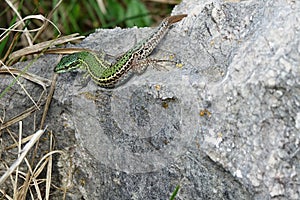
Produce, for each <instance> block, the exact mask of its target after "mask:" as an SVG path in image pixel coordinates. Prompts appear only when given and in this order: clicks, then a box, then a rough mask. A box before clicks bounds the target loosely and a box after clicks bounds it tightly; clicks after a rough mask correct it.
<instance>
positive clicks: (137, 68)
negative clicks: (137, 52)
mask: <svg viewBox="0 0 300 200" xmlns="http://www.w3.org/2000/svg"><path fill="white" fill-rule="evenodd" d="M162 63H173V64H176V62H175V61H172V60H158V59H152V58H145V59H143V60H138V61H136V62H134V63H133V64H132V70H133V72H134V73H136V74H142V73H143V72H144V71H145V70H146V69H147V67H148V66H151V67H153V68H155V69H157V70H166V71H167V70H168V68H167V67H166V66H165V65H163V64H162Z"/></svg>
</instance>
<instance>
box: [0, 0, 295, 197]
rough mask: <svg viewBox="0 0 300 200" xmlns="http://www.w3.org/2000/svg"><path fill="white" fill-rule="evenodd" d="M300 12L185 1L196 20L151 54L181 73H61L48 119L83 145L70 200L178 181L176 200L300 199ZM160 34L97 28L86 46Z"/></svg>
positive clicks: (64, 141)
mask: <svg viewBox="0 0 300 200" xmlns="http://www.w3.org/2000/svg"><path fill="white" fill-rule="evenodd" d="M299 11H300V2H298V1H283V0H279V1H275V0H273V1H272V0H269V1H258V0H251V1H250V0H249V1H218V0H205V1H183V2H182V3H181V4H180V5H179V6H177V7H176V8H175V9H174V11H173V14H182V13H187V14H189V15H188V17H186V18H185V19H183V20H182V21H181V22H178V23H176V24H175V25H174V26H173V28H172V29H171V30H170V31H169V33H168V34H167V35H166V37H165V38H164V39H163V41H162V42H161V43H160V44H159V45H158V47H157V50H156V51H155V52H154V54H153V55H152V57H156V58H164V59H165V58H166V57H167V58H168V57H170V55H171V56H173V57H174V58H175V59H177V60H180V61H181V63H182V65H183V66H182V68H178V67H177V68H176V66H172V65H170V64H168V66H167V68H168V70H167V71H166V70H161V71H159V70H157V69H155V68H154V69H153V68H151V67H149V68H148V69H147V71H146V72H145V73H143V74H141V75H138V76H134V77H132V78H131V79H130V80H129V81H128V82H126V83H125V84H124V85H121V86H120V87H118V88H116V89H113V90H105V89H102V88H99V87H98V86H97V85H95V84H94V83H93V82H92V81H89V82H88V83H87V84H86V85H83V84H82V82H83V80H82V75H83V73H82V72H78V73H66V74H62V75H61V76H60V77H59V79H58V82H57V88H56V91H55V95H54V99H53V102H52V104H51V109H50V112H49V115H48V118H47V120H48V121H47V123H48V124H49V128H48V129H50V130H52V131H53V133H54V134H55V135H57V137H58V138H59V140H58V147H62V148H63V147H70V146H73V145H74V147H75V148H73V149H72V151H70V156H71V157H72V159H73V162H74V165H75V168H76V169H77V170H76V171H75V172H74V180H73V183H74V184H75V185H74V187H73V189H74V191H77V193H75V194H76V195H77V196H76V195H74V193H73V196H71V195H70V198H72V199H78V198H79V196H83V197H84V198H85V199H168V198H169V197H170V195H171V193H172V191H173V190H174V189H175V187H176V185H178V184H179V185H180V186H181V189H180V190H179V193H178V194H177V198H178V199H271V198H274V199H298V198H299V193H300V189H299V187H298V183H299V172H300V162H299V160H300V159H299V156H300V154H299V139H300V134H299V124H300V122H299V113H300V102H299V96H300V84H299V83H300V68H299V66H300V65H299V64H300V45H299V44H300V33H299V30H300V25H299V18H300V12H299ZM152 30H153V29H150V28H140V29H137V28H132V29H120V28H115V29H112V30H102V29H99V30H97V31H96V32H95V33H93V34H91V35H90V36H89V37H87V38H86V39H85V40H84V41H83V42H82V43H81V44H80V45H79V46H80V47H85V48H89V49H92V50H95V51H100V50H104V51H105V52H106V53H107V54H110V55H120V54H121V53H122V52H124V51H126V50H128V49H129V48H130V47H132V46H133V45H134V44H135V42H136V41H139V40H140V39H141V38H144V37H147V36H148V35H149V34H150V33H151V31H152ZM56 63H57V57H56V56H45V57H42V58H41V59H39V60H37V62H35V63H34V64H33V65H32V66H31V68H30V71H31V72H33V73H35V74H39V75H41V76H43V74H44V76H45V77H47V78H49V74H52V72H51V70H52V69H53V67H54V65H55V64H56ZM18 65H19V66H20V65H24V63H19V64H18ZM46 67H47V68H46ZM1 76H2V75H1ZM5 83H6V82H5ZM32 90H33V91H32V92H34V87H32ZM13 91H14V90H13V89H12V90H11V92H12V93H13ZM14 95H15V94H14ZM20 95H21V94H20ZM22 95H24V94H22ZM5 98H7V101H6V100H4V99H0V103H1V104H2V105H3V104H5V105H6V107H7V108H10V109H12V110H16V111H20V109H17V107H19V106H17V105H19V104H20V102H19V103H16V100H15V101H14V100H13V99H9V98H8V97H7V96H6V97H5ZM8 100H9V103H7V102H8ZM13 101H14V102H13ZM21 105H24V103H23V104H21ZM21 105H20V106H21ZM29 125H30V122H28V126H29ZM74 132H75V138H74ZM61 134H62V135H61ZM69 138H70V139H69ZM74 143H75V144H74ZM60 162H62V160H61V161H60ZM60 172H61V174H63V173H62V170H60Z"/></svg>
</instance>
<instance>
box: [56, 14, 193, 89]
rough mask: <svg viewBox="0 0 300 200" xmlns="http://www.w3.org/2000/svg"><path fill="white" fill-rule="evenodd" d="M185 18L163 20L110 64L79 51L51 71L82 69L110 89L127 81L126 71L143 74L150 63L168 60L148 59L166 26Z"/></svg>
mask: <svg viewBox="0 0 300 200" xmlns="http://www.w3.org/2000/svg"><path fill="white" fill-rule="evenodd" d="M186 16H187V15H175V16H170V17H167V18H165V19H164V20H163V21H162V22H161V24H160V26H159V27H158V28H157V30H156V31H154V32H153V33H152V35H151V36H150V37H148V38H146V39H144V40H143V41H141V42H140V43H138V44H137V45H135V46H134V47H133V48H131V49H129V50H128V51H127V52H126V53H124V54H123V55H122V56H121V57H120V58H119V59H118V60H117V61H116V62H115V63H112V64H109V63H108V62H107V61H106V60H104V56H103V57H99V56H97V55H96V54H95V53H93V52H90V51H82V52H78V53H73V54H71V55H68V56H65V57H63V58H62V59H61V61H60V62H59V63H58V64H57V66H56V67H55V68H54V72H56V73H64V72H68V71H72V70H75V69H77V68H83V69H85V70H87V73H88V75H90V76H91V78H92V79H93V80H94V81H95V82H96V83H97V84H98V85H99V86H100V87H105V88H113V87H115V86H117V85H119V84H120V83H122V82H123V81H124V79H126V77H127V75H128V73H129V72H139V71H143V69H145V68H146V67H147V66H148V65H149V64H152V63H157V62H166V61H168V60H155V59H150V58H148V56H149V55H150V54H151V53H152V51H153V50H154V49H155V47H156V46H157V44H158V43H159V42H160V40H161V39H162V38H163V37H164V35H165V34H166V33H167V31H168V30H169V27H170V26H171V25H172V24H173V23H176V22H178V21H180V20H181V19H182V18H184V17H186Z"/></svg>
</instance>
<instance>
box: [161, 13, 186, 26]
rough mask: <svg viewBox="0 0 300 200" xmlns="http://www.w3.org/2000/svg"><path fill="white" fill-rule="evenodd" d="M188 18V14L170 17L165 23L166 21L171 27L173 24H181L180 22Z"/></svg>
mask: <svg viewBox="0 0 300 200" xmlns="http://www.w3.org/2000/svg"><path fill="white" fill-rule="evenodd" d="M186 16H187V14H182V15H174V16H170V17H167V18H165V19H164V21H166V22H167V23H168V24H169V25H171V24H174V23H176V22H179V21H180V20H182V19H183V18H185V17H186Z"/></svg>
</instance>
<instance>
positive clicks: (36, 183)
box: [0, 0, 164, 199]
mask: <svg viewBox="0 0 300 200" xmlns="http://www.w3.org/2000/svg"><path fill="white" fill-rule="evenodd" d="M162 1H164V0H162ZM5 3H6V4H7V10H9V11H10V12H12V13H14V14H15V16H17V17H16V20H15V23H13V24H12V25H11V26H10V27H7V28H1V27H0V31H2V32H0V47H1V43H5V42H4V41H5V40H7V38H8V37H9V36H11V37H10V38H12V40H11V41H9V42H8V44H9V46H8V47H6V48H5V49H7V50H6V52H5V55H4V56H3V58H2V59H1V60H0V75H1V76H3V75H4V74H5V75H8V76H11V77H12V80H13V81H12V82H11V83H10V84H9V85H8V86H7V87H6V88H5V89H4V90H3V91H0V102H1V100H3V99H4V98H5V95H6V94H8V92H9V91H10V90H11V88H12V87H13V86H17V87H18V89H19V90H21V91H23V92H24V93H25V94H26V96H27V97H28V98H29V99H30V100H31V103H32V105H31V106H28V107H27V108H25V109H24V111H23V112H20V113H18V114H17V115H15V116H13V117H11V118H9V119H6V118H5V115H3V116H0V170H1V174H0V176H1V178H0V194H2V196H1V195H0V196H1V197H2V198H3V199H51V197H52V196H51V195H52V193H55V191H59V192H60V193H62V194H63V196H62V199H65V198H66V194H67V192H68V191H69V189H70V187H71V185H72V184H71V178H72V171H73V169H71V168H72V166H71V164H70V167H69V168H68V169H67V170H66V171H67V172H66V177H64V179H65V180H67V181H65V183H61V185H57V184H58V183H54V182H53V175H52V172H53V156H54V155H55V154H58V155H60V156H61V155H63V157H66V158H67V159H68V155H66V152H63V151H61V150H56V149H55V140H54V136H53V134H52V131H51V130H48V129H47V127H45V122H46V116H47V113H48V110H49V106H50V103H51V100H52V97H53V93H54V89H55V83H56V78H57V76H56V75H54V76H53V78H52V79H51V80H49V79H46V78H43V77H40V76H38V75H36V74H31V73H29V72H28V68H29V67H30V66H31V65H32V64H33V63H34V62H35V61H36V60H37V59H38V58H39V57H40V55H42V54H45V53H57V54H61V53H72V52H75V51H80V50H81V49H56V47H57V46H58V45H61V44H65V43H67V42H74V41H78V40H80V39H82V38H84V37H83V36H80V35H79V34H70V35H68V36H64V37H61V32H60V30H59V28H58V27H57V26H56V25H55V23H53V22H52V21H51V18H52V17H53V15H54V14H55V11H56V10H57V9H58V7H59V6H60V4H61V3H62V0H60V1H58V2H57V4H56V5H55V6H54V7H53V9H52V10H51V11H50V12H49V13H47V15H41V14H39V15H27V16H22V14H21V13H20V11H19V9H18V1H12V0H5ZM97 3H98V5H99V8H100V9H101V11H102V12H103V13H105V12H106V9H105V5H104V4H103V1H101V0H97ZM33 21H34V22H35V23H31V22H33ZM30 23H31V24H34V25H37V24H39V26H37V27H33V26H28V24H30ZM29 27H33V28H32V29H30V28H29ZM49 30H52V31H50V36H49ZM51 34H52V35H51ZM43 35H46V36H45V37H40V36H43ZM38 38H51V39H47V40H44V41H39V42H37V40H38ZM16 47H18V48H17V50H15V49H16ZM53 48H54V49H53ZM3 49H4V48H3ZM29 55H30V57H28V56H29ZM32 55H33V56H32ZM27 58H30V59H31V62H29V64H28V65H27V66H26V67H25V68H24V69H23V70H20V69H16V68H13V67H11V65H12V64H14V63H16V62H19V61H23V60H24V59H27ZM21 78H22V79H25V80H27V81H30V82H32V83H34V84H35V85H37V86H39V87H41V88H42V92H41V93H40V94H38V97H36V96H35V97H33V95H34V94H30V92H28V91H27V90H28V89H26V86H25V85H24V84H22V82H21V81H19V80H20V79H21ZM35 95H37V94H35ZM35 99H38V100H35ZM2 109H3V113H5V111H6V112H9V109H8V108H2ZM38 110H43V113H42V115H41V119H39V120H37V121H40V124H39V125H36V124H33V125H32V127H38V129H39V130H38V131H36V130H35V129H34V128H33V129H32V131H31V134H29V135H28V133H26V134H25V133H24V132H23V121H24V120H25V119H28V118H30V117H33V116H34V113H35V112H36V111H38ZM15 124H18V125H19V126H18V127H16V126H13V125H15ZM27 132H28V131H27ZM16 133H18V134H16ZM4 135H5V138H6V139H2V138H4V137H3V136H4ZM25 135H28V136H27V137H25ZM41 138H47V141H48V143H47V145H48V148H47V149H48V150H47V152H41V151H39V148H40V145H46V143H45V142H44V141H43V140H41ZM4 154H5V155H6V157H5V158H3V157H1V156H2V155H4ZM7 157H10V159H9V160H7ZM70 162H71V161H70ZM2 198H1V199H2Z"/></svg>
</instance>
